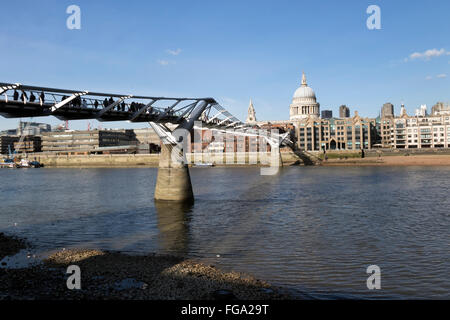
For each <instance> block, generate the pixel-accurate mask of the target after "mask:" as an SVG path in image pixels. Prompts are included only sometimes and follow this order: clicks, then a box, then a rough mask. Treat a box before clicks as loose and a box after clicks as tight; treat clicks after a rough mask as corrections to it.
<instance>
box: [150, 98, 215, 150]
mask: <svg viewBox="0 0 450 320" xmlns="http://www.w3.org/2000/svg"><path fill="white" fill-rule="evenodd" d="M195 105H197V106H196V107H195V109H193V110H191V113H190V115H189V118H187V119H184V120H183V121H182V122H181V123H180V125H178V126H177V127H176V128H175V129H174V130H173V131H171V130H170V129H169V128H168V127H167V126H165V125H163V124H161V123H157V122H150V126H151V127H152V128H153V130H155V132H156V134H157V135H158V136H159V137H160V139H161V140H162V142H163V144H172V145H177V144H178V143H180V142H182V141H180V139H179V137H176V136H174V135H173V132H175V131H180V130H183V132H189V131H191V130H192V128H193V127H194V123H195V121H197V120H198V118H199V117H200V116H201V115H202V113H203V112H204V111H205V109H206V108H207V107H208V103H207V102H206V101H205V100H200V102H196V103H195Z"/></svg>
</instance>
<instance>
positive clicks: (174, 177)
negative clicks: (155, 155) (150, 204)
mask: <svg viewBox="0 0 450 320" xmlns="http://www.w3.org/2000/svg"><path fill="white" fill-rule="evenodd" d="M172 152H174V155H172ZM155 200H162V201H178V202H193V201H194V193H193V192H192V184H191V176H190V175H189V167H188V165H187V164H186V163H185V162H184V161H183V151H182V150H180V149H179V148H177V147H176V146H173V145H171V144H161V154H160V158H159V168H158V178H157V180H156V187H155Z"/></svg>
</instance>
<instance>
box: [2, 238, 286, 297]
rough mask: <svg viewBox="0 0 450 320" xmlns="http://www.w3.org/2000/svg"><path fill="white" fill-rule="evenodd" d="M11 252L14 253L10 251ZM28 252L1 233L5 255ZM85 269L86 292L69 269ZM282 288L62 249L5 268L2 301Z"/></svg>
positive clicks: (166, 261)
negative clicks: (71, 283)
mask: <svg viewBox="0 0 450 320" xmlns="http://www.w3.org/2000/svg"><path fill="white" fill-rule="evenodd" d="M10 248H11V249H10ZM23 248H24V242H23V241H22V240H20V239H16V238H11V237H7V236H5V235H3V234H0V257H2V258H3V257H5V256H10V255H13V254H15V253H17V252H18V251H20V250H21V249H23ZM70 265H77V266H79V267H80V270H81V290H69V289H68V288H67V279H68V277H69V276H70V274H67V273H66V271H67V267H68V266H70ZM288 298H289V297H288V295H287V294H284V293H281V289H279V288H273V287H271V286H270V285H269V284H268V283H266V282H264V281H261V280H258V279H255V278H254V277H252V276H249V275H246V274H242V273H238V272H223V271H221V270H218V269H217V268H216V267H215V266H213V265H204V264H202V263H199V262H196V261H194V260H191V259H184V258H182V257H175V256H165V255H155V254H150V255H146V256H131V255H127V254H122V253H119V252H108V251H99V250H78V249H74V250H62V251H58V252H56V253H54V254H52V255H50V256H49V257H48V258H46V259H45V260H44V261H43V262H42V263H41V264H38V265H36V266H31V267H28V268H22V269H9V268H2V269H0V300H111V299H113V300H199V299H201V300H235V299H236V300H274V299H288Z"/></svg>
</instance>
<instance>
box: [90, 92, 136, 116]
mask: <svg viewBox="0 0 450 320" xmlns="http://www.w3.org/2000/svg"><path fill="white" fill-rule="evenodd" d="M131 97H132V95H129V96H125V97H121V98H119V99H118V100H117V101H115V102H113V103H111V104H110V105H109V106H107V107H106V108H103V109H102V110H100V111H99V112H98V113H97V118H101V117H102V115H103V114H105V113H106V112H108V111H109V110H111V109H114V108H115V107H117V106H118V105H119V104H121V103H122V101H123V100H126V99H129V98H131Z"/></svg>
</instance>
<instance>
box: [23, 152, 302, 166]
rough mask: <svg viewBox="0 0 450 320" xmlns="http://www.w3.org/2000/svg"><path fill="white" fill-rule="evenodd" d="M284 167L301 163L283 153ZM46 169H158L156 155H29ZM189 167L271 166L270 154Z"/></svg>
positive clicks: (198, 157) (205, 159)
mask: <svg viewBox="0 0 450 320" xmlns="http://www.w3.org/2000/svg"><path fill="white" fill-rule="evenodd" d="M281 155H282V162H283V165H293V164H299V162H300V163H301V162H302V161H301V160H300V159H299V158H298V156H297V155H295V154H294V153H293V152H282V153H281ZM27 158H28V160H37V161H39V162H40V163H42V164H44V165H45V166H46V167H157V166H158V164H159V154H111V155H52V154H42V153H35V154H28V155H27ZM187 160H188V162H189V163H191V164H194V163H214V164H215V165H216V166H222V165H223V166H240V165H242V166H248V165H270V161H271V153H256V152H255V153H223V154H221V155H215V154H208V153H204V154H195V155H193V154H187Z"/></svg>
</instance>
